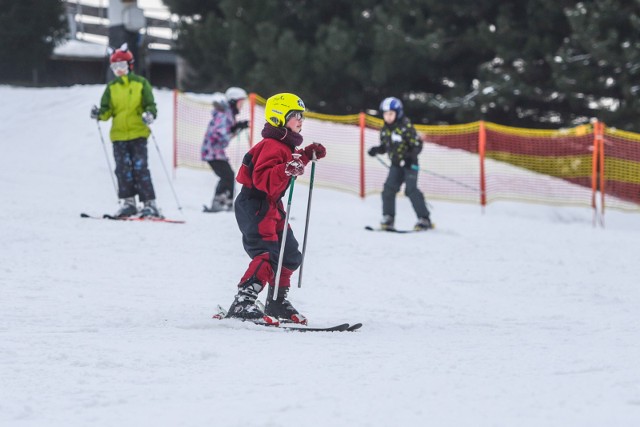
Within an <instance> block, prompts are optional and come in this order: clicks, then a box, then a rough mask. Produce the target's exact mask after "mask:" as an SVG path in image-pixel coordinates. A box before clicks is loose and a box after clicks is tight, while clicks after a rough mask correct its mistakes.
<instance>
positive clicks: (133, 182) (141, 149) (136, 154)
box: [113, 138, 156, 202]
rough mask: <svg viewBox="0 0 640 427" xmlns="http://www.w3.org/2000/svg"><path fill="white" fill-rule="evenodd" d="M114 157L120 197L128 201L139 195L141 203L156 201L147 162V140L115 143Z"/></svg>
mask: <svg viewBox="0 0 640 427" xmlns="http://www.w3.org/2000/svg"><path fill="white" fill-rule="evenodd" d="M113 157H114V159H115V162H116V177H117V178H118V197H119V198H121V199H126V198H127V197H135V195H136V194H137V195H138V198H139V199H140V201H141V202H145V201H147V200H155V198H156V193H155V191H154V190H153V183H152V182H151V172H149V165H148V162H147V140H146V139H145V138H137V139H132V140H130V141H114V142H113Z"/></svg>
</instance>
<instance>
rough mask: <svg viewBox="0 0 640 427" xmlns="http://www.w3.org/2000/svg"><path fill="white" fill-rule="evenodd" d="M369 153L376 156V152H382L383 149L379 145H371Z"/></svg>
mask: <svg viewBox="0 0 640 427" xmlns="http://www.w3.org/2000/svg"><path fill="white" fill-rule="evenodd" d="M367 153H368V154H369V155H370V156H371V157H374V156H375V155H376V154H382V149H381V147H379V146H375V147H371V148H369V151H367Z"/></svg>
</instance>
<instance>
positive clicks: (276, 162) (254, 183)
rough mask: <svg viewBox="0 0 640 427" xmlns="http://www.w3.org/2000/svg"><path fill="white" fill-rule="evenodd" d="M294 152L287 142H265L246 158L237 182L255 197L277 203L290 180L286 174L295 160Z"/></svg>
mask: <svg viewBox="0 0 640 427" xmlns="http://www.w3.org/2000/svg"><path fill="white" fill-rule="evenodd" d="M293 152H294V151H293V149H292V148H291V147H290V146H289V145H287V144H285V143H284V142H281V141H278V140H277V139H271V138H265V139H263V140H262V141H260V142H259V143H258V144H256V145H255V146H254V147H253V148H251V149H250V150H249V151H248V152H247V154H245V156H244V158H243V159H242V165H241V166H240V170H239V171H238V176H237V178H236V181H238V182H239V183H240V184H242V185H243V186H245V187H246V188H247V189H250V190H252V193H254V194H255V195H256V197H264V198H266V199H267V200H268V201H269V202H270V203H277V202H278V201H279V200H280V199H281V198H282V196H283V195H284V193H285V191H286V190H287V187H288V185H289V182H290V179H291V177H290V176H288V175H287V174H286V173H285V172H284V170H285V167H286V164H287V162H290V161H291V160H293V156H292V155H291V154H292V153H293Z"/></svg>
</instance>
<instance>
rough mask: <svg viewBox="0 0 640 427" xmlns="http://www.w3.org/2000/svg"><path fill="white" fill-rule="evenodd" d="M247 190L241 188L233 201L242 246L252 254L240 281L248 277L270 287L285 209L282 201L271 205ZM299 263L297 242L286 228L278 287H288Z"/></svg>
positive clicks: (273, 275) (273, 279)
mask: <svg viewBox="0 0 640 427" xmlns="http://www.w3.org/2000/svg"><path fill="white" fill-rule="evenodd" d="M250 193H251V192H250V190H246V189H245V188H244V187H243V190H242V191H240V194H239V195H238V197H237V198H236V202H235V214H236V221H237V222H238V227H239V228H240V231H241V232H242V245H243V246H244V250H245V251H246V252H247V254H248V255H249V256H250V257H251V262H250V263H249V267H248V268H247V271H246V272H245V273H244V275H243V276H242V279H240V284H242V283H245V282H246V281H247V280H250V279H251V280H257V281H259V282H260V283H261V284H262V285H266V284H267V283H270V284H271V285H272V286H273V285H275V283H274V282H275V275H276V272H277V269H278V257H279V256H280V243H281V242H282V231H283V230H284V220H285V216H286V212H285V211H284V208H283V205H282V201H278V203H277V204H273V203H269V202H268V201H267V200H266V199H261V198H254V197H251V194H250ZM301 262H302V254H301V253H300V251H299V250H298V241H297V240H296V238H295V236H294V235H293V230H291V228H289V230H288V231H287V241H286V243H285V246H284V255H283V258H282V272H281V273H280V283H278V287H288V286H290V279H291V275H292V274H293V272H294V271H295V270H296V269H297V268H298V267H299V266H300V263H301Z"/></svg>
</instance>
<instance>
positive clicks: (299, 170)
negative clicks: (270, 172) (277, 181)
mask: <svg viewBox="0 0 640 427" xmlns="http://www.w3.org/2000/svg"><path fill="white" fill-rule="evenodd" d="M284 173H286V174H287V175H289V176H300V175H302V174H303V173H304V163H302V160H301V159H300V154H294V155H293V160H291V161H290V162H288V163H287V164H286V165H285V167H284Z"/></svg>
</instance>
